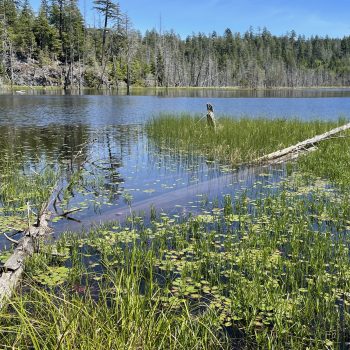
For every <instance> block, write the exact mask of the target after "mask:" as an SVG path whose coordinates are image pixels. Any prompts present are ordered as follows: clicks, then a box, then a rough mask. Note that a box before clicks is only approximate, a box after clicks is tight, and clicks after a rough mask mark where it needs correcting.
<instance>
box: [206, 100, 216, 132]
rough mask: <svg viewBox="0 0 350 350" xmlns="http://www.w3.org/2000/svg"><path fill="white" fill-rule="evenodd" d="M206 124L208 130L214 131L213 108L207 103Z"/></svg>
mask: <svg viewBox="0 0 350 350" xmlns="http://www.w3.org/2000/svg"><path fill="white" fill-rule="evenodd" d="M207 123H208V126H209V127H210V128H213V129H214V130H216V121H215V116H214V110H213V106H212V105H211V104H210V103H207Z"/></svg>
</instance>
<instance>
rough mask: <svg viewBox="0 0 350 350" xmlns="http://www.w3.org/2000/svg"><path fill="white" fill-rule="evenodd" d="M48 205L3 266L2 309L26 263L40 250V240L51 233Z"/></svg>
mask: <svg viewBox="0 0 350 350" xmlns="http://www.w3.org/2000/svg"><path fill="white" fill-rule="evenodd" d="M47 207H48V204H46V205H45V206H43V208H42V210H41V211H40V214H39V215H38V218H37V222H36V224H35V225H32V226H30V227H29V228H28V229H27V230H26V231H25V232H24V236H23V237H22V238H21V239H20V240H19V241H17V247H16V248H15V250H14V252H13V254H12V255H11V256H10V257H9V259H8V260H7V261H6V262H5V264H4V266H2V273H1V277H0V308H2V307H3V305H4V303H5V300H6V299H7V298H9V297H11V294H12V292H13V290H14V289H15V288H16V286H17V284H18V282H19V281H20V279H21V276H22V273H23V269H24V261H25V259H26V258H27V257H28V256H30V255H32V254H33V253H34V252H35V251H37V250H38V241H39V238H40V237H42V236H45V235H46V234H48V233H49V232H51V228H50V227H49V225H48V222H47V220H48V217H49V214H48V211H47Z"/></svg>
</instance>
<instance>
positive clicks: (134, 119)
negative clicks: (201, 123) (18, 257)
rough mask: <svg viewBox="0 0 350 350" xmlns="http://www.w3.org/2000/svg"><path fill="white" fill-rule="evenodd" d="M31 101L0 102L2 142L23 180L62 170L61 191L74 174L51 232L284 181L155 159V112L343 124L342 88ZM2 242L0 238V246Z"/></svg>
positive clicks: (345, 102) (346, 98)
mask: <svg viewBox="0 0 350 350" xmlns="http://www.w3.org/2000/svg"><path fill="white" fill-rule="evenodd" d="M140 91H141V90H140ZM30 93H32V92H28V93H26V94H25V95H16V93H15V94H9V93H6V94H3V95H0V134H1V141H2V144H3V145H6V147H8V148H9V149H11V152H13V155H14V157H16V159H17V160H18V161H19V162H20V161H21V160H22V159H23V160H26V161H27V163H28V169H27V171H28V172H30V171H34V170H35V171H37V170H38V169H41V168H43V167H45V166H46V165H47V164H53V165H55V164H58V163H60V164H61V165H62V164H63V169H64V171H63V178H62V183H61V185H64V184H66V183H67V181H69V180H70V178H71V176H72V173H73V172H74V171H77V169H80V171H81V176H82V179H83V185H80V186H79V187H78V188H75V189H74V190H73V191H72V193H69V194H66V195H65V196H64V195H63V194H62V195H61V196H60V198H59V199H58V200H57V201H56V202H55V206H54V208H52V210H53V211H57V213H58V214H62V213H64V212H66V211H69V210H71V209H79V210H78V211H75V212H74V213H71V214H69V215H68V218H69V219H70V220H66V219H63V218H62V219H60V220H58V221H57V222H54V223H53V226H54V229H55V232H56V233H59V232H62V231H63V230H67V229H81V228H82V227H83V226H85V227H88V226H89V225H90V224H91V223H98V222H100V221H104V220H122V219H123V218H124V217H125V215H127V214H128V213H129V212H130V208H129V205H131V209H132V210H133V211H135V212H141V211H142V212H145V213H146V214H148V213H149V210H150V207H151V205H154V206H155V207H156V208H157V211H158V212H161V211H163V210H164V211H166V212H168V213H173V214H183V215H187V214H188V213H190V212H198V210H199V208H200V207H201V206H202V205H203V203H204V202H206V201H213V200H216V199H217V200H219V201H220V200H221V198H222V195H223V194H227V193H229V194H231V196H232V197H233V198H234V197H235V196H238V195H239V193H242V192H244V191H247V192H248V193H249V194H248V195H249V196H258V194H259V193H261V189H260V188H259V187H260V185H261V188H263V187H264V186H266V185H268V184H271V186H272V184H273V183H275V182H276V181H278V180H279V178H280V177H281V176H282V175H283V171H281V169H271V168H270V169H259V168H256V169H254V168H253V169H252V168H242V169H235V170H234V171H232V170H231V169H230V168H228V167H227V166H223V165H222V164H218V163H215V162H208V161H207V160H206V159H205V158H203V157H198V156H186V155H183V154H174V153H173V152H171V150H169V151H168V152H165V151H162V152H159V150H158V149H157V148H155V147H154V145H152V144H151V143H150V142H149V141H148V139H147V136H146V135H145V133H144V131H143V125H144V123H145V122H146V121H147V120H148V119H149V118H152V117H154V116H156V115H158V114H159V113H162V112H171V113H181V112H191V113H204V112H205V104H206V102H208V99H209V98H210V100H209V101H210V102H211V103H212V104H213V105H214V108H215V111H216V115H217V116H218V117H220V116H222V115H230V116H233V117H240V116H242V115H244V116H249V117H252V118H254V117H268V118H277V117H281V118H294V117H296V118H300V119H304V120H309V119H315V118H318V119H324V120H336V119H338V118H339V117H345V118H349V117H350V90H348V89H330V90H326V89H322V90H305V91H304V90H296V91H292V92H291V91H288V90H280V91H279V90H276V91H266V92H265V93H263V92H261V91H255V92H249V93H248V92H247V91H241V92H239V91H237V90H209V89H208V90H188V91H186V90H169V91H168V93H167V92H166V91H165V90H162V91H158V93H157V94H155V93H154V91H153V95H152V91H151V90H149V91H148V93H149V94H150V95H148V96H143V95H141V96H140V95H133V96H114V95H113V96H107V95H82V96H77V95H65V96H61V95H40V94H38V95H34V94H32V95H31V94H30ZM136 93H137V91H136ZM140 93H141V92H140ZM259 96H262V97H259ZM38 164H39V165H38ZM256 183H258V186H257V185H256ZM254 184H255V185H254ZM4 243H5V242H4V240H3V239H2V238H0V244H1V246H2V247H3V245H4Z"/></svg>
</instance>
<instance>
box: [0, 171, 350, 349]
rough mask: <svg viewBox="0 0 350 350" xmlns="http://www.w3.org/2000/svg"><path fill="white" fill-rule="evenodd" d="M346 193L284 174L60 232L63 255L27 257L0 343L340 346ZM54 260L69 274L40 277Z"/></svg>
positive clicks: (343, 337)
mask: <svg viewBox="0 0 350 350" xmlns="http://www.w3.org/2000/svg"><path fill="white" fill-rule="evenodd" d="M347 198H348V196H347V194H346V193H344V194H343V195H339V193H338V192H336V191H335V190H333V189H329V188H327V186H326V183H324V182H322V181H320V180H317V181H316V182H309V183H305V182H304V180H303V178H302V177H295V178H294V179H293V181H291V179H288V180H287V181H285V182H283V183H282V184H281V185H280V191H279V192H278V193H277V192H274V193H271V194H268V195H267V196H266V197H264V198H259V199H250V198H248V197H247V196H242V197H241V198H240V199H237V200H236V202H235V203H232V198H231V197H230V196H229V195H226V196H225V197H224V200H223V203H222V204H223V205H222V206H220V202H218V203H215V208H214V207H209V208H206V210H205V211H203V214H201V215H198V216H197V217H192V218H187V219H183V220H181V221H177V222H176V221H175V220H174V219H173V218H171V217H167V216H166V215H164V214H163V215H162V216H161V218H159V219H158V220H157V221H155V220H153V221H152V223H151V226H150V227H148V228H147V227H144V226H143V224H142V222H141V221H140V222H139V223H136V221H135V220H133V221H132V225H130V226H122V227H121V226H119V225H118V224H113V223H111V224H108V225H105V226H102V227H100V228H96V229H94V230H91V231H90V232H88V233H86V234H84V235H80V236H78V235H76V234H67V235H65V236H63V237H62V238H61V239H60V240H59V241H58V243H57V246H56V248H55V249H57V251H58V252H60V253H62V254H64V255H65V256H66V257H65V258H64V257H62V258H60V259H61V260H57V258H55V259H56V260H55V259H54V258H52V254H51V252H47V253H46V254H45V253H43V255H42V256H41V257H40V258H38V260H37V261H32V262H28V265H27V266H28V268H27V280H26V282H25V283H26V284H28V285H29V288H27V289H26V288H23V290H22V293H20V292H19V294H18V295H17V297H16V298H15V299H13V300H11V301H10V303H9V307H8V308H7V309H5V310H3V311H2V312H1V314H0V320H1V325H0V326H1V332H0V334H1V336H0V342H1V344H3V345H4V346H8V347H14V348H34V349H56V348H57V349H58V348H64V349H86V348H96V349H100V348H102V346H103V347H104V348H106V347H107V348H127V349H175V348H182V349H220V348H223V349H232V348H245V349H256V348H261V349H268V348H271V349H272V348H276V349H304V348H309V349H320V348H329V349H332V348H341V347H342V346H344V344H345V343H346V342H348V341H349V340H350V328H349V324H350V294H349V290H350V282H349V281H350V274H349V271H350V261H349V248H350V239H349V235H348V232H349V224H348V223H349V221H348V217H349V215H350V203H349V200H348V199H347ZM213 205H214V204H213ZM152 215H153V217H155V214H154V213H153V214H152ZM36 266H37V267H36ZM45 266H47V267H45ZM39 267H40V268H39ZM54 267H58V268H59V267H66V268H67V269H68V274H67V275H66V277H65V279H64V281H61V280H60V282H59V283H56V284H51V283H50V282H49V280H50V276H51V279H55V278H56V279H57V278H58V277H57V276H56V272H54V271H55V270H54ZM48 271H50V273H48ZM40 274H45V276H46V277H45V278H42V277H40ZM50 274H51V275H50ZM24 286H25V285H24ZM102 344H103V345H102Z"/></svg>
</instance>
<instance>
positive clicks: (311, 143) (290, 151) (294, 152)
mask: <svg viewBox="0 0 350 350" xmlns="http://www.w3.org/2000/svg"><path fill="white" fill-rule="evenodd" d="M348 129H350V123H348V124H345V125H343V126H339V127H337V128H335V129H332V130H330V131H327V132H325V133H324V134H321V135H317V136H314V137H312V138H310V139H307V140H304V141H301V142H299V143H297V144H295V145H293V146H289V147H286V148H283V149H281V150H278V151H276V152H272V153H269V154H266V155H264V156H262V157H260V158H258V159H256V161H255V162H257V163H266V164H277V163H282V162H285V161H287V160H291V159H295V158H297V157H298V156H299V155H300V154H303V153H305V152H311V151H314V150H316V149H317V147H316V145H317V144H318V143H319V142H321V141H324V140H327V139H330V138H332V136H334V135H336V134H338V133H340V132H342V131H345V130H348Z"/></svg>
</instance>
